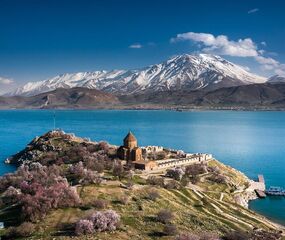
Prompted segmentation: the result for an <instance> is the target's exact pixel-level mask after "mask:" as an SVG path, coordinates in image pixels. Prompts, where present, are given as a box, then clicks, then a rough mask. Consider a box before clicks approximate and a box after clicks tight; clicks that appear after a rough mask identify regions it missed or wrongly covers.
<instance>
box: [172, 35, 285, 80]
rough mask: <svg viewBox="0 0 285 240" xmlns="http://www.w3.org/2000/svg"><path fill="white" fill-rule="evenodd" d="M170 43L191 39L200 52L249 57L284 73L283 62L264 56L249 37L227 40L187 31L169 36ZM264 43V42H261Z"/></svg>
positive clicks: (223, 36) (261, 50) (267, 67)
mask: <svg viewBox="0 0 285 240" xmlns="http://www.w3.org/2000/svg"><path fill="white" fill-rule="evenodd" d="M170 41H171V42H172V43H175V42H179V41H192V42H194V43H196V44H197V45H198V47H199V48H200V49H201V51H202V52H206V53H211V54H219V55H225V56H232V57H251V58H253V59H254V60H255V61H256V62H257V63H259V64H260V65H261V68H262V69H263V70H270V71H273V72H274V73H275V74H279V75H285V64H282V63H280V62H279V61H277V60H276V59H273V58H271V57H267V56H264V54H265V53H266V51H265V50H263V49H259V48H258V46H257V44H256V43H255V42H254V41H253V40H252V39H251V38H245V39H238V40H237V41H234V40H229V38H228V37H227V36H226V35H218V36H214V35H213V34H210V33H195V32H187V33H180V34H177V35H176V37H174V38H171V39H170ZM262 45H264V44H262Z"/></svg>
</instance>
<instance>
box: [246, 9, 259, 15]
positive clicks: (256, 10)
mask: <svg viewBox="0 0 285 240" xmlns="http://www.w3.org/2000/svg"><path fill="white" fill-rule="evenodd" d="M258 11H259V9H258V8H253V9H250V10H249V11H248V12H247V13H248V14H252V13H256V12H258Z"/></svg>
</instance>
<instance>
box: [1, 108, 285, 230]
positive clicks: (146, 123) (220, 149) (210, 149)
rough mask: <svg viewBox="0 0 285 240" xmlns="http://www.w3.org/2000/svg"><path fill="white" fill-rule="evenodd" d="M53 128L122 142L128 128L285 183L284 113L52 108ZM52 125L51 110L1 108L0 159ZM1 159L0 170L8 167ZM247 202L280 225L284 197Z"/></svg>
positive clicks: (284, 219)
mask: <svg viewBox="0 0 285 240" xmlns="http://www.w3.org/2000/svg"><path fill="white" fill-rule="evenodd" d="M56 127H57V128H61V129H63V130H64V131H66V132H72V133H75V134H76V135H78V136H82V137H89V138H91V139H92V140H95V141H99V140H106V141H108V142H110V143H113V144H117V145H119V144H121V141H122V138H123V137H124V136H125V134H126V133H127V131H128V130H129V129H131V130H132V131H133V132H134V133H135V135H136V136H137V138H138V140H139V144H140V145H163V146H165V147H170V148H176V149H183V150H184V151H187V152H207V153H212V154H213V155H214V156H215V157H216V158H217V159H218V160H220V161H222V162H223V163H226V164H229V165H231V166H232V167H234V168H237V169H238V170H241V171H243V172H244V173H245V174H246V175H247V176H249V177H250V178H256V177H257V174H259V173H262V174H264V177H265V180H266V183H267V186H270V185H274V186H282V187H285V177H284V176H285V112H230V111H203V112H174V111H57V112H56ZM52 128H53V111H39V110H35V111H32V110H20V111H18V110H17V111H14V110H12V111H0V159H1V160H2V159H3V160H4V159H5V158H7V157H8V156H10V155H11V154H13V153H15V152H17V151H19V150H21V149H22V148H23V147H25V145H26V144H27V143H28V142H29V141H31V140H32V139H33V138H34V137H35V136H39V135H41V134H43V133H45V132H47V131H48V130H50V129H52ZM13 170H14V168H13V167H12V166H7V165H5V164H3V161H1V163H0V174H4V173H6V172H11V171H13ZM250 207H251V208H252V209H253V210H255V211H258V212H260V213H262V214H264V215H266V216H268V217H269V218H272V219H274V220H275V221H277V222H279V223H282V224H284V225H285V198H267V199H264V200H257V201H253V202H251V204H250Z"/></svg>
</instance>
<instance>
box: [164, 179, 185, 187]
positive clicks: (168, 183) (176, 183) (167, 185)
mask: <svg viewBox="0 0 285 240" xmlns="http://www.w3.org/2000/svg"><path fill="white" fill-rule="evenodd" d="M165 188H166V189H181V185H180V183H179V182H177V181H175V180H171V181H168V182H167V184H166V185H165Z"/></svg>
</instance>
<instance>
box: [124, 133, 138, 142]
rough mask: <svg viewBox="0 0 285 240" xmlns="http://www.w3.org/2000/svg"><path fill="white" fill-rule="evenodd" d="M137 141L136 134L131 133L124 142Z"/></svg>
mask: <svg viewBox="0 0 285 240" xmlns="http://www.w3.org/2000/svg"><path fill="white" fill-rule="evenodd" d="M134 141H137V139H136V137H135V136H134V134H133V133H132V132H131V131H130V132H129V133H128V134H127V136H126V137H125V138H124V142H134Z"/></svg>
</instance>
